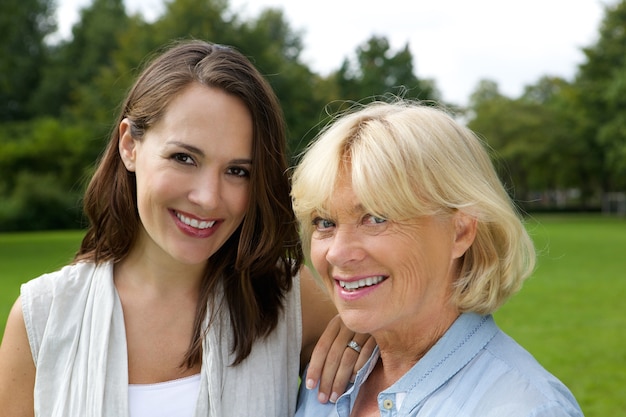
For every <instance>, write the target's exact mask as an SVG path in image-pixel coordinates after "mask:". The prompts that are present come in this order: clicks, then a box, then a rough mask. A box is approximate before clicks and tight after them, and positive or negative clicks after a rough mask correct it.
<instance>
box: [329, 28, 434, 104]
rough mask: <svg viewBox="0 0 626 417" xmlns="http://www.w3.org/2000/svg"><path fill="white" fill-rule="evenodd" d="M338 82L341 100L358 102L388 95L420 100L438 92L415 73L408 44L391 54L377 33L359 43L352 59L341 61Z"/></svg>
mask: <svg viewBox="0 0 626 417" xmlns="http://www.w3.org/2000/svg"><path fill="white" fill-rule="evenodd" d="M337 84H338V87H339V95H340V98H341V99H346V100H353V101H359V102H369V101H372V100H375V99H378V98H380V97H381V96H384V95H388V94H392V95H395V96H401V97H405V98H408V99H420V100H435V99H438V95H439V94H438V92H437V91H436V89H435V87H434V83H433V82H431V81H428V80H420V79H418V78H417V76H416V75H415V73H414V70H413V55H412V54H411V51H410V50H409V45H408V44H406V45H405V46H404V48H403V49H402V50H400V51H398V52H395V53H394V52H393V51H391V46H390V45H389V41H388V40H387V38H385V37H379V36H372V37H371V38H370V39H369V40H368V41H367V42H365V43H364V44H362V45H361V46H359V47H358V48H357V50H356V57H355V59H353V60H349V59H345V60H344V62H343V64H342V66H341V68H340V69H339V71H338V72H337Z"/></svg>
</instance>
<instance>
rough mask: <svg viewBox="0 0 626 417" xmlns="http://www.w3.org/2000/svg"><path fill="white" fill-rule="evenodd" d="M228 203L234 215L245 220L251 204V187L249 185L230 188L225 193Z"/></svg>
mask: <svg viewBox="0 0 626 417" xmlns="http://www.w3.org/2000/svg"><path fill="white" fill-rule="evenodd" d="M224 196H225V197H226V199H227V201H228V203H227V204H228V206H229V208H230V211H231V213H232V214H234V215H235V216H237V217H241V218H242V219H243V217H244V215H245V214H246V210H247V209H248V204H249V202H250V187H249V185H243V184H241V185H239V186H234V187H230V189H229V190H227V191H226V193H224Z"/></svg>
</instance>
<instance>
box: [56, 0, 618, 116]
mask: <svg viewBox="0 0 626 417" xmlns="http://www.w3.org/2000/svg"><path fill="white" fill-rule="evenodd" d="M57 1H58V5H59V8H58V22H59V28H60V31H61V32H62V35H65V36H66V35H67V34H68V33H70V28H71V25H72V24H73V23H74V22H75V21H76V20H77V18H78V9H79V8H81V7H85V6H86V5H88V4H89V3H90V2H91V0H57ZM125 1H126V5H127V8H128V10H129V12H141V13H143V14H144V16H146V18H148V19H150V18H154V17H155V16H157V15H158V14H159V13H160V12H161V11H162V1H163V0H125ZM616 1H617V0H525V1H517V0H384V1H377V2H370V1H368V0H317V1H315V2H308V1H307V2H305V1H299V0H230V4H231V7H232V8H233V9H234V10H235V11H238V12H240V13H241V14H243V15H244V16H245V17H255V16H257V15H258V13H259V11H260V10H261V9H263V8H265V7H269V6H273V7H279V8H282V9H283V11H284V13H285V16H286V20H287V21H288V22H289V24H290V25H291V27H292V28H293V29H295V30H298V31H301V32H302V33H303V40H304V52H303V58H304V60H305V62H306V63H307V64H308V65H309V66H310V67H311V68H312V69H313V70H314V71H316V72H318V73H320V74H323V75H326V74H327V73H328V72H330V71H332V70H336V69H338V68H339V66H340V65H341V62H342V61H343V59H344V58H345V57H347V56H352V55H353V54H354V51H355V49H356V47H357V46H358V45H360V44H362V43H363V42H365V41H366V40H367V39H369V37H370V36H371V35H378V36H385V37H387V39H389V41H390V43H391V47H392V49H393V50H397V49H400V48H402V47H404V45H405V44H406V43H407V42H408V44H409V47H410V49H411V52H412V54H413V57H414V59H415V63H414V64H415V72H416V74H417V76H418V77H419V78H430V79H434V80H435V82H436V85H437V87H438V88H439V90H440V91H441V92H442V94H443V98H444V99H445V100H447V101H451V102H454V103H457V104H465V103H467V100H468V98H469V95H470V94H471V93H472V91H473V90H474V88H475V87H476V85H477V83H478V81H479V80H481V79H490V80H493V81H495V82H497V83H498V85H499V87H500V91H501V92H502V93H503V94H505V95H508V96H510V97H517V96H519V95H520V94H521V93H522V91H523V87H524V86H525V85H528V84H534V83H535V82H536V81H537V80H538V79H539V78H540V77H541V76H544V75H550V76H561V77H564V78H566V79H568V80H571V79H572V77H573V76H574V74H575V72H576V68H577V65H578V64H580V63H581V62H582V61H583V58H584V57H583V54H582V52H581V48H582V47H585V46H589V45H592V44H593V43H594V42H595V41H596V40H597V35H598V29H599V25H600V23H601V20H602V18H603V15H604V5H606V4H614V3H615V2H616Z"/></svg>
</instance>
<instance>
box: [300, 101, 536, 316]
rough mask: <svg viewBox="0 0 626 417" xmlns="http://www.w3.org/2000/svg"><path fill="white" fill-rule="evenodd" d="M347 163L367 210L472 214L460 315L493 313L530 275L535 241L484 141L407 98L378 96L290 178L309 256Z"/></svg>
mask: <svg viewBox="0 0 626 417" xmlns="http://www.w3.org/2000/svg"><path fill="white" fill-rule="evenodd" d="M345 169H348V170H349V171H348V172H350V173H351V181H352V187H353V189H354V192H355V194H356V196H357V198H358V199H359V201H360V203H361V204H362V205H363V207H365V209H366V210H367V211H368V212H369V213H371V214H373V215H376V216H381V217H384V218H386V219H389V220H391V221H402V220H406V219H410V218H416V217H419V216H433V215H434V216H448V215H452V214H453V213H454V212H455V211H456V210H461V211H463V212H464V213H467V214H469V215H471V216H473V217H475V218H476V219H477V232H476V238H475V240H474V242H473V244H472V245H471V247H470V248H469V249H468V251H467V252H466V253H465V255H464V257H463V260H462V265H461V268H460V273H459V276H458V279H457V280H456V282H455V288H454V291H453V301H454V303H455V304H456V306H457V307H458V308H459V310H460V311H462V312H467V311H472V312H476V313H480V314H487V313H492V312H494V311H495V310H497V308H498V307H500V306H501V305H502V304H503V303H504V302H505V301H506V300H507V299H508V298H509V297H510V296H511V295H513V294H514V293H515V292H517V291H518V290H519V289H520V287H521V285H522V282H523V281H524V280H525V279H526V278H527V277H528V276H529V275H530V274H531V273H532V271H533V269H534V266H535V250H534V246H533V243H532V240H531V239H530V237H529V235H528V233H527V232H526V229H525V228H524V225H523V223H522V219H521V216H520V215H519V214H518V212H517V210H516V208H515V206H514V204H513V202H512V200H511V198H510V197H509V195H508V194H507V192H506V190H505V189H504V187H503V185H502V183H501V181H500V180H499V178H498V176H497V174H496V172H495V169H494V167H493V164H492V162H491V160H490V158H489V155H488V154H487V152H486V149H485V147H484V145H483V143H482V141H481V140H480V139H479V138H478V137H477V136H476V135H475V134H474V133H473V132H471V131H470V130H469V129H467V128H466V127H464V126H462V125H461V124H459V123H458V122H456V121H455V120H454V119H453V118H452V117H451V116H450V115H448V114H447V113H446V112H445V111H443V110H441V109H437V108H434V107H429V106H426V105H423V104H419V103H414V102H410V101H402V100H399V101H397V102H394V103H380V102H376V103H372V104H369V105H366V106H363V107H362V108H360V109H358V110H354V109H353V110H352V111H350V112H347V113H345V114H343V115H342V116H340V117H339V118H337V119H336V120H335V122H334V123H332V124H330V125H329V126H327V127H326V129H325V130H324V131H323V132H322V133H321V134H320V136H319V137H318V138H317V139H316V141H314V142H313V143H312V144H311V145H310V146H309V148H308V149H307V151H306V152H305V154H304V156H303V158H302V160H301V162H300V164H299V165H298V166H297V167H296V169H295V171H294V176H293V185H292V200H293V205H294V210H295V213H296V216H297V217H298V221H299V222H300V227H301V233H302V239H303V247H304V251H305V255H306V256H307V257H309V256H310V243H311V235H312V233H313V225H312V223H311V221H312V215H313V214H314V213H326V209H325V208H326V207H328V205H329V202H330V201H332V198H333V194H334V192H335V187H336V184H337V179H338V177H339V176H340V175H341V173H342V170H345Z"/></svg>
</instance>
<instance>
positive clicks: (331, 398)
mask: <svg viewBox="0 0 626 417" xmlns="http://www.w3.org/2000/svg"><path fill="white" fill-rule="evenodd" d="M338 398H339V394H337V393H336V392H333V393H332V394H330V400H329V401H330V402H331V403H333V404H335V403H336V402H337V399H338Z"/></svg>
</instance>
